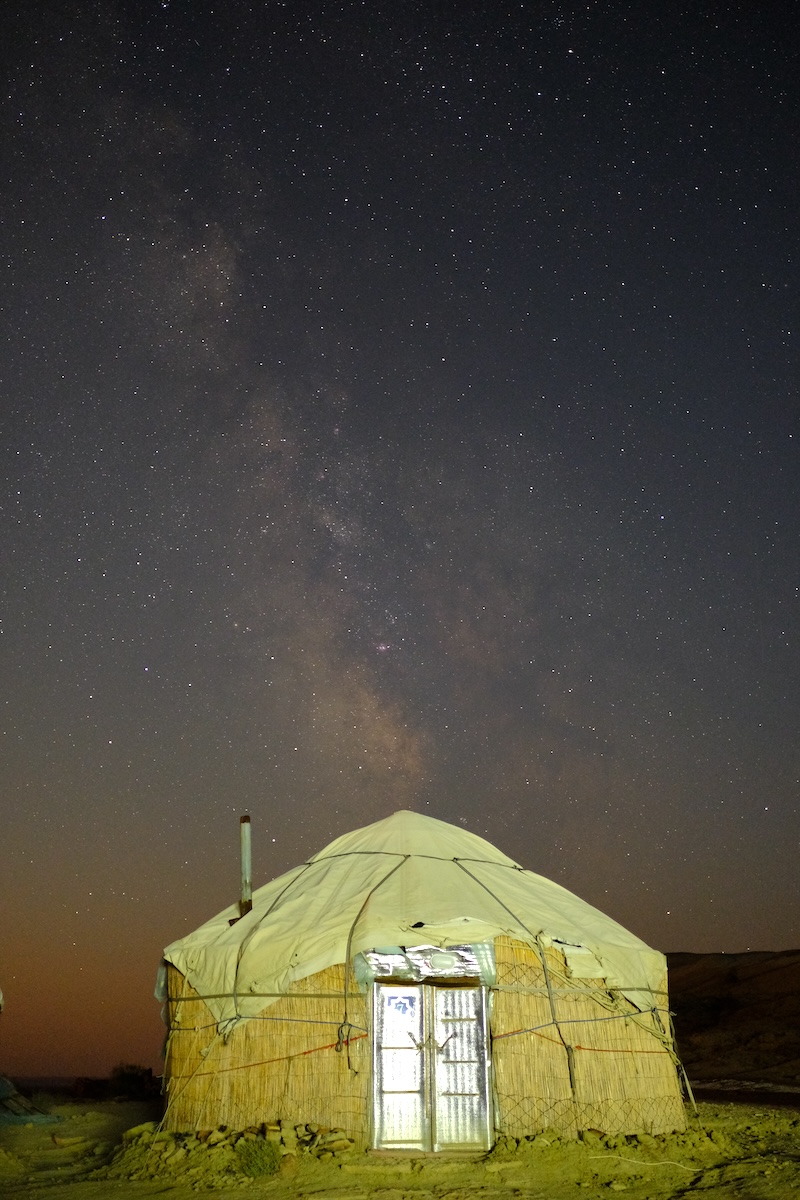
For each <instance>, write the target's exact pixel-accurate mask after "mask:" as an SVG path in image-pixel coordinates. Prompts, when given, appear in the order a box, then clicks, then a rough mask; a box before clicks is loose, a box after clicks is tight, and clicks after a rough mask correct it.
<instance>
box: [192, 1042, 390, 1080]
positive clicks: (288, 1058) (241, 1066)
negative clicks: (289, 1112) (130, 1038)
mask: <svg viewBox="0 0 800 1200" xmlns="http://www.w3.org/2000/svg"><path fill="white" fill-rule="evenodd" d="M366 1036H367V1035H366V1033H359V1034H357V1035H356V1036H355V1037H352V1038H347V1039H345V1041H343V1042H342V1045H343V1046H349V1045H350V1043H351V1042H358V1041H360V1040H361V1038H365V1037H366ZM338 1045H339V1043H338V1042H331V1044H330V1045H329V1046H315V1047H314V1049H313V1050H300V1051H299V1052H298V1053H297V1054H283V1055H281V1057H280V1058H265V1059H263V1060H262V1061H261V1062H252V1063H250V1062H248V1063H240V1064H239V1066H238V1067H219V1068H218V1069H217V1070H216V1071H198V1072H197V1074H193V1075H190V1076H186V1075H173V1077H172V1078H173V1079H186V1078H190V1079H202V1077H203V1076H204V1075H225V1074H227V1072H228V1071H244V1070H246V1069H247V1068H248V1067H266V1066H269V1064H270V1063H277V1062H290V1061H291V1060H292V1059H293V1058H303V1057H305V1055H306V1054H318V1053H319V1051H320V1050H335V1049H336V1047H337V1046H338Z"/></svg>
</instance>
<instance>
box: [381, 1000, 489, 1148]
mask: <svg viewBox="0 0 800 1200" xmlns="http://www.w3.org/2000/svg"><path fill="white" fill-rule="evenodd" d="M373 1004H374V1007H373V1081H374V1082H373V1129H374V1138H373V1145H374V1146H375V1147H376V1149H384V1150H390V1149H409V1150H455V1149H460V1150H473V1149H474V1150H485V1149H488V1148H489V1146H490V1145H491V1142H492V1136H491V1135H492V1130H491V1124H492V1123H491V1120H490V1117H491V1110H490V1103H489V1095H490V1093H489V1061H488V1054H487V1042H488V1039H487V1017H486V993H485V990H484V989H483V988H482V987H472V986H450V985H449V984H446V983H443V984H439V983H419V984H414V983H412V984H394V983H391V984H389V983H386V984H382V983H376V984H375V985H374V987H373Z"/></svg>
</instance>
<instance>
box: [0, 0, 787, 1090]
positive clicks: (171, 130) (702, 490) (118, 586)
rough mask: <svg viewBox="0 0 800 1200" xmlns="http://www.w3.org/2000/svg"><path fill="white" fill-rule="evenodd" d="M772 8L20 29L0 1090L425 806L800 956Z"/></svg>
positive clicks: (157, 21) (0, 581)
mask: <svg viewBox="0 0 800 1200" xmlns="http://www.w3.org/2000/svg"><path fill="white" fill-rule="evenodd" d="M796 17H797V12H796V5H795V4H793V3H789V2H787V3H774V2H773V3H770V2H769V0H766V2H764V3H760V4H750V3H743V2H737V0H732V2H731V3H727V4H724V5H697V4H694V3H689V2H688V0H687V2H685V3H676V2H675V0H666V2H665V3H659V4H647V3H641V2H635V0H631V3H613V2H609V0H606V2H596V3H595V2H589V3H584V4H581V5H577V4H571V3H558V2H555V0H553V2H550V0H540V2H538V3H534V2H531V3H526V4H502V3H489V2H488V0H482V2H478V0H430V2H429V3H404V2H402V0H394V2H393V3H388V2H383V0H370V2H368V3H354V2H352V0H342V2H340V3H336V4H328V3H325V2H323V0H302V2H300V0H295V2H287V3H279V2H277V0H264V2H263V3H260V4H246V3H241V2H238V0H227V2H226V3H224V4H223V3H219V4H212V3H206V2H205V0H163V2H156V0H136V2H134V0H119V2H114V0H108V2H105V0H100V2H98V3H63V2H62V0H58V2H56V0H51V2H50V3H44V4H38V5H26V6H23V5H19V12H17V13H16V14H14V13H13V11H12V9H9V8H7V10H6V11H5V13H4V19H3V25H4V30H3V33H2V37H0V57H2V61H3V78H4V80H5V81H6V86H5V87H4V89H3V99H2V104H3V108H2V148H3V153H2V167H1V168H0V176H1V182H0V223H1V224H2V240H1V242H0V248H1V255H2V257H1V262H0V272H1V274H0V312H1V313H2V317H1V319H2V328H0V341H1V342H2V356H1V357H0V374H1V377H2V378H1V382H0V389H1V391H0V470H1V472H2V491H1V492H0V503H2V524H1V525H0V597H1V599H0V616H2V637H1V638H0V698H1V700H2V709H1V710H0V711H1V712H2V723H1V724H0V734H1V735H2V737H1V740H0V803H1V804H2V814H3V817H2V840H1V841H0V889H1V891H2V927H1V928H0V987H2V990H3V992H4V993H5V999H6V1008H5V1011H4V1013H3V1015H2V1017H0V1074H2V1073H5V1074H12V1075H13V1074H17V1075H74V1074H81V1075H88V1074H106V1073H107V1072H108V1071H109V1070H110V1069H111V1068H112V1067H113V1066H114V1065H115V1064H117V1063H120V1062H134V1063H142V1064H145V1065H152V1066H153V1067H154V1068H158V1067H159V1063H160V1057H159V1055H160V1049H161V1042H162V1039H163V1027H162V1026H161V1024H160V1020H159V1013H158V1005H157V1003H156V1001H155V1000H154V999H153V998H152V988H153V983H154V978H155V972H156V968H157V966H158V962H159V958H160V955H161V950H162V948H163V946H164V945H166V944H167V943H168V942H170V941H172V940H174V939H175V938H177V937H179V936H181V935H183V934H184V933H187V932H188V931H189V930H191V929H193V928H194V927H196V926H197V925H198V924H200V923H201V922H202V921H204V920H205V919H207V918H208V917H210V916H212V915H213V914H214V913H215V912H217V911H219V910H220V909H221V908H223V907H225V906H226V905H227V904H229V903H231V902H233V901H234V900H235V899H236V897H237V894H238V817H239V815H240V814H241V813H245V812H250V813H251V814H252V819H253V857H254V880H255V883H256V885H258V884H260V883H263V882H266V881H267V880H268V879H270V878H272V877H274V876H275V875H276V874H278V873H280V872H282V871H284V870H286V869H288V868H289V867H291V866H293V865H296V864H297V863H299V862H301V861H303V860H304V859H305V858H306V857H307V856H309V855H310V854H312V853H314V852H315V851H317V850H319V849H320V848H321V847H322V846H323V845H325V844H326V843H327V842H328V841H330V840H331V838H333V837H334V836H336V835H337V834H339V833H342V832H345V831H347V830H349V829H352V828H356V827H358V826H360V825H365V824H368V823H369V822H371V821H373V820H377V819H379V818H381V817H384V816H387V815H388V814H389V813H391V812H393V811H395V810H396V809H399V808H413V809H416V810H418V811H421V812H426V813H429V814H430V815H432V816H435V817H439V818H441V819H443V820H446V821H450V822H453V823H461V824H462V825H463V826H464V827H466V828H467V829H470V830H472V831H473V832H475V833H477V834H480V835H482V836H485V837H488V838H489V840H490V841H492V842H493V843H495V844H496V845H497V846H498V847H499V848H500V849H502V850H503V851H505V852H506V853H508V854H510V855H511V856H512V857H514V858H515V859H516V860H517V861H519V862H521V863H522V864H523V865H524V866H526V867H530V868H531V869H533V870H534V871H537V872H539V873H540V874H542V875H545V876H548V877H549V878H552V879H555V880H556V881H558V882H559V883H561V884H563V885H564V886H566V887H568V888H570V889H571V890H573V891H575V892H576V893H577V894H578V895H580V896H581V897H583V898H584V899H585V900H587V901H589V902H590V903H592V904H594V905H596V906H597V907H599V908H601V909H602V910H603V911H605V912H607V913H608V914H609V915H611V916H612V917H614V918H615V919H616V920H618V921H620V922H622V923H623V924H624V925H626V926H627V927H628V928H630V929H631V930H632V931H633V932H635V933H636V934H638V935H639V936H640V937H642V938H644V940H645V941H647V942H649V943H650V944H651V945H653V946H656V947H658V948H659V949H662V950H693V951H722V950H728V951H740V950H745V949H748V948H751V949H763V950H766V949H786V948H790V947H794V946H797V945H798V944H800V888H798V875H799V872H798V867H797V863H798V851H799V850H800V815H799V812H798V809H799V807H800V806H799V805H798V778H799V772H800V764H799V763H798V736H797V734H798V707H799V705H798V677H799V676H800V671H799V670H798V668H799V667H800V661H799V659H800V654H799V653H798V639H797V624H798V622H797V608H798V583H799V582H800V578H799V572H798V547H797V531H798V510H799V509H800V471H799V470H798V463H797V451H798V440H799V439H800V433H798V414H800V403H798V380H800V355H799V354H798V340H799V338H798V328H799V326H800V320H799V316H800V314H799V313H798V308H799V306H800V301H799V300H798V280H799V272H800V266H799V263H800V254H799V253H798V250H799V249H800V247H799V246H798V243H799V242H800V233H799V232H798V231H799V230H800V222H798V200H797V197H798V195H800V170H799V169H798V167H799V165H800V164H799V159H800V150H799V149H798V147H800V140H798V129H799V128H800V90H799V89H798V84H797V80H798V78H800V64H799V63H798V61H797V59H798V54H797V51H798V46H800V30H798V26H797V22H796Z"/></svg>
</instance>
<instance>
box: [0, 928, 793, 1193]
mask: <svg viewBox="0 0 800 1200" xmlns="http://www.w3.org/2000/svg"><path fill="white" fill-rule="evenodd" d="M670 979H671V992H672V1004H673V1007H674V1010H675V1025H676V1031H677V1037H678V1045H679V1049H680V1052H681V1055H682V1058H683V1061H684V1063H685V1065H686V1067H687V1071H688V1074H689V1078H690V1080H691V1081H692V1084H693V1090H694V1094H695V1099H696V1111H695V1110H694V1109H693V1108H692V1106H691V1105H688V1106H687V1111H688V1113H689V1128H688V1129H687V1131H686V1132H684V1133H680V1134H673V1135H669V1136H661V1137H650V1136H648V1135H646V1134H643V1135H639V1136H627V1137H622V1136H608V1137H606V1136H603V1135H602V1134H601V1133H589V1134H586V1135H585V1136H584V1138H583V1140H581V1141H570V1140H565V1139H561V1138H559V1137H557V1136H556V1135H554V1134H552V1133H547V1132H544V1133H540V1134H537V1135H535V1136H532V1137H529V1138H524V1139H522V1140H521V1141H519V1142H517V1141H516V1140H514V1139H511V1138H501V1139H500V1140H499V1141H498V1143H497V1144H496V1145H495V1147H494V1148H493V1149H492V1150H491V1151H490V1152H489V1153H487V1154H481V1155H470V1156H465V1157H457V1156H432V1155H428V1156H413V1155H408V1156H399V1155H398V1156H394V1157H388V1156H384V1155H376V1154H370V1153H361V1152H358V1151H356V1150H354V1149H352V1148H351V1147H350V1146H349V1145H348V1143H347V1139H346V1137H345V1136H344V1134H341V1133H339V1134H337V1133H336V1132H335V1131H333V1132H330V1133H329V1132H327V1131H324V1130H323V1131H319V1130H317V1129H316V1127H315V1128H314V1129H306V1128H302V1129H301V1128H299V1127H298V1129H297V1130H295V1129H294V1128H293V1129H291V1130H289V1129H286V1128H284V1129H283V1130H278V1126H277V1124H276V1125H274V1126H273V1127H272V1130H271V1131H270V1130H269V1129H267V1128H266V1127H264V1128H262V1129H259V1130H251V1131H249V1132H244V1131H230V1130H216V1131H210V1132H207V1133H206V1134H204V1135H202V1136H197V1135H176V1134H167V1133H165V1132H163V1131H161V1130H160V1128H159V1120H160V1117H161V1105H160V1100H159V1098H158V1097H152V1098H146V1099H139V1100H134V1099H130V1098H116V1099H113V1098H111V1099H101V1100H97V1099H95V1100H87V1099H77V1098H75V1097H74V1096H69V1097H68V1096H63V1095H62V1096H49V1097H48V1096H35V1097H33V1099H34V1100H35V1101H36V1103H37V1106H38V1107H39V1108H40V1109H41V1110H43V1111H42V1112H41V1113H40V1114H39V1115H33V1116H32V1119H31V1120H26V1119H20V1118H18V1119H16V1120H13V1121H5V1122H4V1121H0V1195H2V1196H3V1197H7V1200H33V1198H34V1197H36V1196H39V1195H42V1196H43V1200H44V1197H45V1196H46V1200H138V1198H142V1200H144V1198H145V1197H150V1196H156V1195H165V1194H168V1196H169V1200H189V1197H190V1196H191V1197H194V1196H195V1195H196V1194H197V1193H198V1192H200V1193H205V1194H207V1195H209V1194H210V1195H215V1194H226V1195H227V1194H240V1195H242V1197H246V1196H250V1197H254V1198H255V1197H264V1200H267V1198H269V1200H577V1198H579V1197H580V1198H583V1200H592V1198H600V1197H608V1196H609V1195H611V1194H614V1193H617V1192H620V1193H625V1195H626V1196H630V1197H631V1200H678V1198H679V1197H691V1196H697V1197H698V1200H700V1198H702V1200H795V1198H798V1200H800V951H794V952H791V951H790V952H784V953H783V954H763V955H759V954H742V955H673V956H671V958H670ZM270 1133H271V1136H272V1143H271V1145H268V1144H267V1143H268V1141H269V1137H267V1136H265V1135H269V1134H270ZM298 1135H299V1136H298ZM266 1151H270V1154H268V1155H267V1154H266V1153H265V1152H266ZM273 1168H274V1170H273ZM267 1171H270V1172H272V1173H262V1172H267Z"/></svg>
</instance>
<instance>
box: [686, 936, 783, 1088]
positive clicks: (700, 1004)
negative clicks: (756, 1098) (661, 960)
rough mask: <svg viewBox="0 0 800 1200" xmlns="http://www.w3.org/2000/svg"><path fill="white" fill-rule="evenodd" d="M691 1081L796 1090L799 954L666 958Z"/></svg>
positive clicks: (777, 952)
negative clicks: (727, 1081) (724, 1081)
mask: <svg viewBox="0 0 800 1200" xmlns="http://www.w3.org/2000/svg"><path fill="white" fill-rule="evenodd" d="M667 965H668V968H669V990H670V1006H671V1008H672V1010H673V1012H674V1014H675V1017H674V1021H675V1031H676V1034H677V1040H678V1053H679V1054H680V1056H681V1058H682V1060H683V1063H684V1066H685V1067H686V1070H687V1072H688V1075H689V1078H690V1079H691V1080H692V1081H696V1082H698V1083H700V1082H702V1081H703V1080H716V1079H721V1078H727V1079H731V1080H740V1081H743V1082H763V1083H769V1084H772V1085H774V1086H780V1085H782V1084H784V1085H787V1086H791V1087H797V1086H800V950H748V951H743V952H741V953H734V954H692V953H689V952H676V953H671V954H667Z"/></svg>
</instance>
